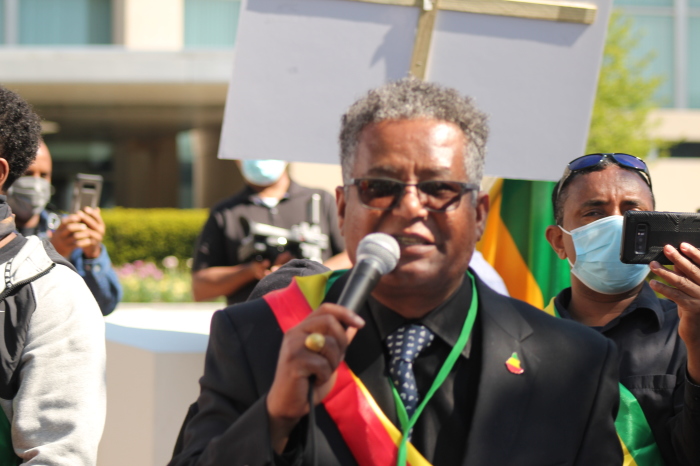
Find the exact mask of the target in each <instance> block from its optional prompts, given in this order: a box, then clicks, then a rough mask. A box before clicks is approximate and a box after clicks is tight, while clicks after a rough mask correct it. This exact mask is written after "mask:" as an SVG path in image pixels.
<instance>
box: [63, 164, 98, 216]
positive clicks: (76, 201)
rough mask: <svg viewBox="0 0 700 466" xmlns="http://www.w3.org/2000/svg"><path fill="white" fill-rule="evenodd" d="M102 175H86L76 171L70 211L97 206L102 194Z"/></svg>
mask: <svg viewBox="0 0 700 466" xmlns="http://www.w3.org/2000/svg"><path fill="white" fill-rule="evenodd" d="M102 181H103V180H102V176H101V175H86V174H85V173H78V175H77V176H76V178H75V182H74V183H73V200H72V201H71V209H70V211H71V212H72V213H75V212H78V211H79V210H82V209H83V208H84V207H92V208H93V209H94V208H95V207H98V206H99V205H100V196H101V195H102Z"/></svg>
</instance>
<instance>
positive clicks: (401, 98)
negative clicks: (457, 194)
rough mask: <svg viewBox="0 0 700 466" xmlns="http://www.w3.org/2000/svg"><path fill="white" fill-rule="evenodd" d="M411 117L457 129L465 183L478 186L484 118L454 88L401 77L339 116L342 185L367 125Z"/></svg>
mask: <svg viewBox="0 0 700 466" xmlns="http://www.w3.org/2000/svg"><path fill="white" fill-rule="evenodd" d="M414 118H433V119H436V120H442V121H447V122H450V123H454V124H456V125H457V126H459V127H460V128H461V130H462V132H463V134H464V138H465V141H466V147H465V148H464V161H465V168H466V169H467V173H468V174H469V176H470V178H471V179H470V180H469V181H470V182H472V183H478V184H481V178H482V177H483V174H484V156H485V154H486V139H487V137H488V132H489V129H488V125H487V122H486V120H487V117H486V115H485V114H484V113H482V112H481V111H480V110H478V109H477V108H476V107H475V106H474V103H473V102H472V99H471V98H470V97H467V96H462V95H461V94H460V93H459V92H458V91H456V90H455V89H451V88H447V87H443V86H440V85H438V84H434V83H427V82H423V81H420V80H418V79H416V78H404V79H401V80H399V81H395V82H392V83H389V84H386V85H384V86H382V87H379V88H377V89H373V90H371V91H369V92H368V93H367V95H365V96H364V97H363V98H361V99H360V100H358V101H357V102H355V103H354V104H353V105H352V106H351V107H350V108H349V109H348V111H347V113H346V114H345V115H343V118H342V123H341V129H340V163H341V166H342V171H343V183H345V184H348V183H349V182H350V179H351V178H352V175H351V174H352V167H353V164H354V163H355V155H356V153H357V146H358V144H359V141H360V134H361V133H362V130H363V129H364V128H365V127H366V126H367V125H369V124H372V123H379V122H381V121H385V120H407V119H414Z"/></svg>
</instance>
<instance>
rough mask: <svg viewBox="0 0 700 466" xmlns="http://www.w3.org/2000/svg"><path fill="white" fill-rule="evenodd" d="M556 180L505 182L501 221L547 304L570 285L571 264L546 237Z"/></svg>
mask: <svg viewBox="0 0 700 466" xmlns="http://www.w3.org/2000/svg"><path fill="white" fill-rule="evenodd" d="M555 184H556V183H554V182H553V181H528V180H509V179H505V180H503V202H502V204H501V212H500V214H501V219H502V220H503V223H504V224H505V225H506V228H507V229H508V231H509V232H510V234H511V236H512V237H513V241H515V244H516V246H517V247H518V250H519V251H520V254H521V256H522V258H523V260H524V261H525V264H527V266H528V268H529V269H530V272H531V273H532V275H533V276H534V277H535V281H537V284H538V285H539V287H540V291H541V292H542V298H543V301H544V302H545V303H547V302H549V300H550V299H551V298H552V297H553V296H556V294H557V293H559V292H560V291H561V290H563V289H564V288H567V287H569V286H571V277H570V274H569V265H568V263H567V262H566V261H563V260H561V259H559V257H558V256H557V255H556V253H555V252H554V250H553V249H552V247H551V246H550V245H549V243H548V242H547V239H546V238H545V231H546V229H547V227H548V226H549V225H553V224H554V213H553V210H552V201H551V199H552V189H553V188H554V185H555Z"/></svg>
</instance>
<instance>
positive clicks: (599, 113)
mask: <svg viewBox="0 0 700 466" xmlns="http://www.w3.org/2000/svg"><path fill="white" fill-rule="evenodd" d="M632 26H633V24H632V19H631V18H629V17H625V16H623V15H622V14H621V13H620V11H618V10H615V11H613V14H612V16H611V18H610V24H609V26H608V35H607V40H606V43H605V50H604V52H603V64H602V66H601V69H600V77H599V80H598V91H597V93H596V98H595V105H594V107H593V116H592V118H591V127H590V131H589V133H588V144H587V147H586V153H587V154H590V153H596V152H626V153H629V154H633V155H637V156H639V157H645V156H646V155H647V154H648V153H649V152H650V151H651V149H652V148H658V147H660V141H657V140H653V139H652V138H651V137H650V135H649V130H650V126H651V124H650V123H649V112H650V111H651V110H653V109H654V108H657V107H658V104H657V103H656V102H655V101H654V92H655V91H656V89H657V88H658V87H659V85H660V84H661V81H662V79H661V78H660V77H647V76H646V73H645V70H646V68H647V66H648V65H649V62H650V61H651V60H652V59H653V54H651V53H650V54H647V55H645V56H644V57H642V58H634V57H632V56H631V54H630V51H631V50H633V49H634V48H635V47H636V46H637V45H638V43H639V37H638V36H637V35H635V34H633V33H632Z"/></svg>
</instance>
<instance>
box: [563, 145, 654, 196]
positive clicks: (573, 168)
mask: <svg viewBox="0 0 700 466" xmlns="http://www.w3.org/2000/svg"><path fill="white" fill-rule="evenodd" d="M608 158H609V159H610V160H612V161H613V162H615V163H616V164H618V165H620V166H621V167H626V168H631V169H633V170H636V171H638V172H639V174H640V175H642V178H644V181H646V183H647V184H648V185H649V189H651V175H650V174H649V168H647V164H646V163H644V160H642V159H640V158H639V157H635V156H634V155H629V154H588V155H583V156H581V157H578V158H575V159H574V160H572V161H571V162H569V164H568V165H567V166H566V169H565V170H564V175H562V177H561V180H559V184H558V187H557V198H558V197H559V193H560V192H561V188H562V187H563V186H564V184H565V183H566V181H567V180H568V179H569V178H570V177H571V175H573V174H574V173H576V172H577V171H581V170H584V169H586V168H591V167H595V166H598V165H600V164H601V163H603V160H605V159H608Z"/></svg>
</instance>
